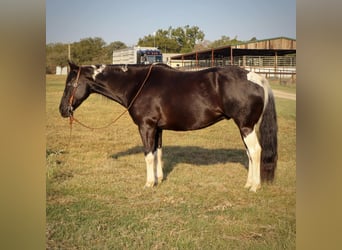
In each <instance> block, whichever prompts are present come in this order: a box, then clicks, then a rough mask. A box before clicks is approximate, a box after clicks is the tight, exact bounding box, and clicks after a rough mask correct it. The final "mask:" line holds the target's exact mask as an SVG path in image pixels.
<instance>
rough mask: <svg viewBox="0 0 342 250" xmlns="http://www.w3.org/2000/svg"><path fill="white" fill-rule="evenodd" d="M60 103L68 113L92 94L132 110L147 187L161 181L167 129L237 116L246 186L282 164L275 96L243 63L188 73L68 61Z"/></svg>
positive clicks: (197, 126) (253, 185) (191, 127)
mask: <svg viewBox="0 0 342 250" xmlns="http://www.w3.org/2000/svg"><path fill="white" fill-rule="evenodd" d="M69 66H70V72H69V74H68V76H67V79H66V85H65V89H64V93H63V96H62V99H61V103H60V106H59V110H60V113H61V115H62V116H63V117H72V116H73V112H74V111H75V110H76V108H77V107H79V106H80V104H81V103H82V102H83V101H84V100H86V99H87V97H88V96H89V95H90V94H92V93H97V94H100V95H103V96H105V97H107V98H109V99H111V100H113V101H115V102H117V103H119V104H121V105H122V106H124V107H126V109H128V112H129V114H130V116H131V118H132V120H133V121H134V123H135V124H136V125H137V126H138V128H139V132H140V136H141V139H142V142H143V145H144V153H145V161H146V169H147V181H146V185H145V186H146V187H152V186H154V185H156V184H158V183H160V182H161V181H162V180H163V178H164V175H163V166H162V132H163V130H174V131H187V130H196V129H202V128H205V127H208V126H210V125H212V124H214V123H216V122H218V121H221V120H223V119H227V120H228V119H232V120H233V121H234V122H235V124H236V125H237V127H238V128H239V131H240V134H241V137H242V140H243V142H244V144H245V147H246V151H247V155H248V159H249V163H248V164H249V165H248V175H247V182H246V185H245V188H247V189H249V190H250V191H254V192H256V190H257V189H259V188H260V186H261V182H272V181H273V179H274V175H275V169H276V165H277V159H278V154H277V130H278V127H277V118H276V109H275V101H274V97H273V94H272V90H271V88H270V87H269V84H268V82H267V80H266V79H265V78H264V77H263V76H261V75H258V74H256V73H254V72H248V71H247V70H245V69H242V68H239V67H237V66H226V67H213V68H208V69H204V70H201V71H196V72H183V71H179V70H177V69H173V68H171V67H169V66H167V65H164V64H154V65H89V66H77V65H75V64H74V63H72V62H69Z"/></svg>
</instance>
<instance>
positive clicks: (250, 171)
mask: <svg viewBox="0 0 342 250" xmlns="http://www.w3.org/2000/svg"><path fill="white" fill-rule="evenodd" d="M246 152H247V155H248V176H247V182H246V185H245V188H247V189H249V188H250V187H251V186H252V167H253V166H252V159H251V156H250V154H249V152H248V149H247V150H246Z"/></svg>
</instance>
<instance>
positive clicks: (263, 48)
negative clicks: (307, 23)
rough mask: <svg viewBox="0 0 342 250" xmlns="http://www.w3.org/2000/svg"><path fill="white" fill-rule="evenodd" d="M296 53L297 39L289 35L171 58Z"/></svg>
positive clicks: (194, 58)
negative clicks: (288, 36)
mask: <svg viewBox="0 0 342 250" xmlns="http://www.w3.org/2000/svg"><path fill="white" fill-rule="evenodd" d="M295 53H296V40H295V39H292V38H287V37H275V38H270V39H263V40H256V41H253V42H246V43H240V44H237V45H226V46H221V47H217V48H211V49H205V50H200V51H195V52H190V53H185V54H181V55H178V56H173V57H171V60H196V59H197V60H201V59H212V58H224V57H230V56H231V55H232V56H243V55H250V56H275V55H279V56H284V55H288V54H295Z"/></svg>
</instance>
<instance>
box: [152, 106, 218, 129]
mask: <svg viewBox="0 0 342 250" xmlns="http://www.w3.org/2000/svg"><path fill="white" fill-rule="evenodd" d="M222 119H224V116H223V115H222V113H220V112H215V111H213V110H201V111H199V110H184V109H178V110H173V111H168V112H166V113H164V114H163V117H162V119H160V122H159V124H158V127H160V128H162V129H167V130H176V131H187V130H196V129H201V128H205V127H208V126H210V125H212V124H214V123H216V122H218V121H220V120H222Z"/></svg>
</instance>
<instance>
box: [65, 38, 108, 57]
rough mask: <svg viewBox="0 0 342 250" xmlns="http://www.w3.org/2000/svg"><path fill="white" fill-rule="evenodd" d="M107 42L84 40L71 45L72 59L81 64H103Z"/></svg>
mask: <svg viewBox="0 0 342 250" xmlns="http://www.w3.org/2000/svg"><path fill="white" fill-rule="evenodd" d="M105 45H106V43H105V41H104V40H103V39H102V38H99V37H95V38H84V39H81V40H80V41H79V42H76V43H73V44H72V45H71V59H72V60H73V61H74V62H75V63H79V64H96V63H103V60H104V59H105V50H104V48H105Z"/></svg>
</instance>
